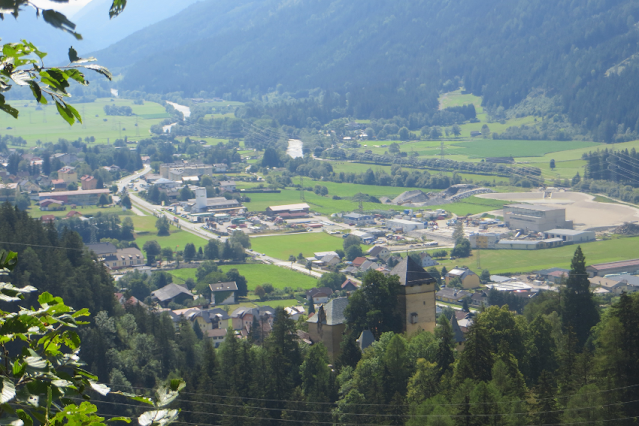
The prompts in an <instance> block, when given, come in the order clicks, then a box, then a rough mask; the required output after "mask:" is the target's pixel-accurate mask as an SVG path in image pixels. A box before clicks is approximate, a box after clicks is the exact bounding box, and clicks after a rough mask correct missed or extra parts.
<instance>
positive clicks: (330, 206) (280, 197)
mask: <svg viewBox="0 0 639 426" xmlns="http://www.w3.org/2000/svg"><path fill="white" fill-rule="evenodd" d="M364 186H366V185H364ZM344 187H347V185H344ZM384 188H392V189H401V191H399V192H397V193H396V194H400V193H402V192H404V191H407V189H406V188H393V187H384ZM247 195H248V196H249V198H250V199H251V201H250V202H249V203H244V205H245V206H246V207H247V208H248V210H249V211H265V210H266V208H267V207H268V206H273V205H280V204H296V203H302V202H305V203H308V205H309V206H310V207H311V210H312V211H316V212H318V213H322V214H332V213H339V212H346V211H348V212H350V211H353V210H355V209H356V208H358V203H356V202H353V201H351V200H333V199H332V198H331V197H332V195H335V194H330V190H329V195H328V196H327V197H322V196H320V195H317V194H315V193H313V192H309V191H305V192H304V197H305V201H301V200H300V193H299V191H297V190H294V189H283V190H282V192H281V193H279V194H247ZM363 207H364V210H367V211H368V210H399V206H390V205H387V204H378V203H363ZM287 257H288V256H287Z"/></svg>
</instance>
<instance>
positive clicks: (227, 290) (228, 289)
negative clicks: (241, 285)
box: [209, 281, 237, 306]
mask: <svg viewBox="0 0 639 426" xmlns="http://www.w3.org/2000/svg"><path fill="white" fill-rule="evenodd" d="M209 289H210V290H211V305H214V306H215V305H234V304H235V294H236V293H237V284H236V283H235V281H229V282H225V283H215V284H209Z"/></svg>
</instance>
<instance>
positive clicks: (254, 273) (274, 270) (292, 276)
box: [171, 263, 317, 291]
mask: <svg viewBox="0 0 639 426" xmlns="http://www.w3.org/2000/svg"><path fill="white" fill-rule="evenodd" d="M220 269H221V270H222V271H223V272H228V271H229V269H237V270H238V271H239V273H240V275H243V276H244V277H246V282H247V286H248V289H249V291H253V290H255V287H257V286H258V285H262V284H266V283H270V284H273V287H275V288H276V289H282V290H283V289H284V288H285V287H291V288H293V289H294V290H297V289H298V288H303V289H305V290H307V289H309V288H313V287H315V285H317V279H316V278H314V277H312V276H310V275H305V274H302V273H299V272H296V271H291V270H290V269H286V268H282V267H280V266H275V265H266V264H263V263H247V264H244V265H222V266H221V267H220ZM195 273H196V269H194V268H184V269H176V270H174V271H171V275H173V276H174V277H177V278H179V279H180V280H183V281H184V280H186V279H188V278H193V279H194V280H195Z"/></svg>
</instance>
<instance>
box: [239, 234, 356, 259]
mask: <svg viewBox="0 0 639 426" xmlns="http://www.w3.org/2000/svg"><path fill="white" fill-rule="evenodd" d="M342 241H343V240H342V239H341V238H339V237H333V236H330V235H328V234H326V233H324V232H305V233H302V234H291V235H278V236H275V237H260V238H251V247H252V248H253V250H255V251H257V252H259V253H266V254H267V255H268V256H272V257H275V258H277V259H282V260H288V257H289V256H290V255H293V256H295V257H297V255H298V254H300V253H302V254H303V255H304V257H310V256H312V255H313V253H315V252H318V251H333V250H337V249H341V248H342ZM367 249H368V246H365V245H362V250H364V251H365V250H367Z"/></svg>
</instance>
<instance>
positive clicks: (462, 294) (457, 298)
mask: <svg viewBox="0 0 639 426" xmlns="http://www.w3.org/2000/svg"><path fill="white" fill-rule="evenodd" d="M469 296H471V293H469V292H467V291H465V290H460V289H458V288H448V287H446V288H442V289H441V290H439V291H438V292H437V294H436V297H437V300H440V301H442V302H448V303H459V304H461V303H462V301H463V300H464V299H465V298H466V297H469Z"/></svg>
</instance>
